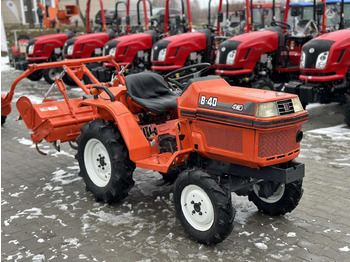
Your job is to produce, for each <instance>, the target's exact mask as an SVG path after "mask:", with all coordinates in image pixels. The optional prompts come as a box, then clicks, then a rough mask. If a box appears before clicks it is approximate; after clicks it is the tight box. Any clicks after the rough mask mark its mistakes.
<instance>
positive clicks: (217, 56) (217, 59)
mask: <svg viewBox="0 0 350 262" xmlns="http://www.w3.org/2000/svg"><path fill="white" fill-rule="evenodd" d="M219 61H220V51H219V50H218V52H217V53H216V58H215V64H216V65H218V64H219Z"/></svg>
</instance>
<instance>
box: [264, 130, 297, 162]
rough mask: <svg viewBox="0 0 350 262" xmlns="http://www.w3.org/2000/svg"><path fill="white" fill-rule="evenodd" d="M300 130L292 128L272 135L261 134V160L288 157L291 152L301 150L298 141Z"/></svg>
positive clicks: (271, 133)
mask: <svg viewBox="0 0 350 262" xmlns="http://www.w3.org/2000/svg"><path fill="white" fill-rule="evenodd" d="M298 131H299V128H298V127H297V128H291V129H288V130H285V129H284V130H279V131H275V132H270V133H260V134H259V149H258V157H261V158H274V157H275V156H277V158H281V157H286V156H288V155H290V154H291V152H294V151H296V149H299V143H297V141H296V136H297V132H298Z"/></svg>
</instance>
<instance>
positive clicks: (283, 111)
mask: <svg viewBox="0 0 350 262" xmlns="http://www.w3.org/2000/svg"><path fill="white" fill-rule="evenodd" d="M277 108H278V113H279V114H280V116H283V115H288V114H293V113H294V107H293V103H292V100H291V99H286V100H280V101H277Z"/></svg>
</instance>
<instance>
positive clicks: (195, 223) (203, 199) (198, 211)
mask: <svg viewBox="0 0 350 262" xmlns="http://www.w3.org/2000/svg"><path fill="white" fill-rule="evenodd" d="M181 207H182V212H183V214H184V216H185V218H186V220H187V222H188V223H189V224H190V225H191V226H192V227H194V228H195V229H197V230H200V231H206V230H208V229H210V227H211V226H212V225H213V223H214V207H213V204H212V202H211V200H210V198H209V196H208V195H207V193H206V192H205V191H204V190H203V189H202V188H200V187H199V186H196V185H192V184H191V185H188V186H186V187H185V188H184V189H183V191H182V193H181Z"/></svg>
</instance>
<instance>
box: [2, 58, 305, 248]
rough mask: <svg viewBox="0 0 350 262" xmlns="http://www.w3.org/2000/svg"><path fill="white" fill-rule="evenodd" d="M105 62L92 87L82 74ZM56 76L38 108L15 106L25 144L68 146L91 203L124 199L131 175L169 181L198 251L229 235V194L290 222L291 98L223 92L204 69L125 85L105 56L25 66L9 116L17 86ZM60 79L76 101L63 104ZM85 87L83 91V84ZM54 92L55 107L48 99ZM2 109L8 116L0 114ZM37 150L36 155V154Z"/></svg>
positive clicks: (298, 171) (138, 78) (298, 110)
mask: <svg viewBox="0 0 350 262" xmlns="http://www.w3.org/2000/svg"><path fill="white" fill-rule="evenodd" d="M103 61H104V62H108V63H111V64H113V65H114V66H115V68H116V70H117V71H118V72H119V73H116V75H115V77H114V78H113V79H112V80H111V81H110V82H108V83H101V82H99V81H98V80H97V79H96V78H95V77H94V76H93V75H92V74H91V72H90V71H89V70H88V69H87V67H86V66H85V65H84V64H86V63H96V62H103ZM58 66H60V67H63V71H62V72H61V74H60V76H59V77H58V78H56V80H55V83H54V84H53V86H52V87H51V88H50V89H49V90H48V92H47V94H46V95H45V97H44V99H43V102H42V103H41V104H32V103H31V101H30V100H29V99H28V98H27V97H21V98H20V99H19V100H18V101H17V109H18V112H19V113H20V115H21V118H22V119H23V121H24V123H25V124H26V126H27V127H28V129H30V130H31V131H32V134H31V139H32V141H33V142H34V143H36V144H37V143H39V142H41V141H43V140H46V141H47V142H53V143H55V147H56V148H58V149H59V143H60V142H67V141H69V142H71V141H75V142H77V159H78V161H79V166H80V175H81V176H82V177H83V179H84V182H85V183H86V187H87V189H88V190H89V191H90V192H91V193H92V194H93V195H94V197H95V198H96V200H100V201H105V202H107V203H112V202H117V201H121V200H122V199H124V198H125V197H126V196H127V194H128V192H129V190H130V189H131V187H132V186H133V185H134V181H133V178H132V175H133V171H134V169H135V167H139V168H145V169H150V170H154V171H158V172H161V173H163V174H164V177H166V176H167V175H168V174H169V173H171V172H176V173H177V174H178V176H177V179H176V181H175V183H174V203H175V209H176V212H177V215H178V218H179V220H180V221H181V223H182V225H183V227H184V228H185V230H186V231H187V232H188V233H189V235H190V236H192V237H193V238H194V239H196V240H197V241H198V242H200V243H205V244H216V243H219V242H221V241H223V240H224V239H225V238H226V237H227V236H228V235H229V234H230V233H231V231H232V228H233V220H234V216H235V210H234V208H233V206H232V203H231V192H235V193H237V194H238V195H248V196H249V199H250V200H251V201H253V202H254V204H255V205H256V206H257V208H258V209H259V210H260V211H262V212H264V213H266V214H269V215H283V214H285V213H287V212H291V211H292V210H293V209H294V208H295V207H296V206H297V205H298V202H299V200H300V198H301V196H302V193H303V190H302V180H303V177H304V172H305V171H304V164H301V163H297V162H296V161H294V160H293V159H295V158H296V157H297V156H298V154H299V151H300V141H301V140H302V137H303V133H302V131H301V129H302V124H303V123H305V122H306V121H307V120H308V113H307V111H305V110H304V109H303V108H302V106H301V103H300V101H299V98H298V97H297V96H296V95H293V94H286V93H279V92H274V91H266V90H252V89H249V88H243V87H235V86H230V85H229V84H228V83H227V82H226V81H225V80H224V79H221V78H220V77H219V76H207V77H200V75H201V73H203V72H204V71H205V70H208V69H209V68H210V65H209V64H198V65H192V66H190V67H191V68H186V67H184V68H182V69H179V70H184V72H191V73H190V74H191V75H188V79H186V82H181V79H184V76H182V77H181V78H176V75H177V73H181V72H178V71H179V70H177V72H172V73H170V74H168V75H166V76H165V77H164V78H163V77H162V76H160V75H158V74H155V73H151V72H144V73H139V74H133V75H129V76H127V77H125V78H124V76H123V70H124V69H123V70H120V68H119V66H118V64H117V63H116V62H115V61H114V60H113V58H112V56H105V57H98V58H87V59H79V60H65V61H60V62H54V63H46V64H37V65H36V64H32V65H29V67H28V69H27V70H26V71H25V72H24V73H23V75H21V76H20V77H18V78H17V79H16V80H15V81H14V83H13V85H12V87H11V90H10V92H9V93H8V94H7V96H6V97H5V98H4V99H3V101H2V109H3V111H2V112H3V113H2V114H4V113H6V114H8V113H9V111H10V109H9V108H8V106H9V105H10V102H11V100H12V97H13V94H14V91H15V87H16V85H17V83H18V82H19V81H20V80H21V79H23V78H25V77H26V76H28V75H29V74H31V73H33V72H35V71H36V70H40V69H44V68H51V67H58ZM64 74H68V75H69V76H70V77H71V78H72V79H73V80H74V81H76V83H77V85H78V86H79V87H81V89H82V90H83V91H84V93H85V94H84V95H83V97H82V98H79V99H69V98H68V95H67V90H66V87H65V85H64V82H63V80H62V77H63V75H64ZM84 75H85V76H87V77H89V78H90V79H91V82H92V84H88V85H84V84H83V83H82V79H83V76H84ZM53 88H58V89H59V91H60V92H61V93H62V95H63V100H62V101H58V100H53V99H48V96H49V94H50V92H51V91H52V89H53ZM6 109H7V110H6ZM38 150H39V149H38Z"/></svg>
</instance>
